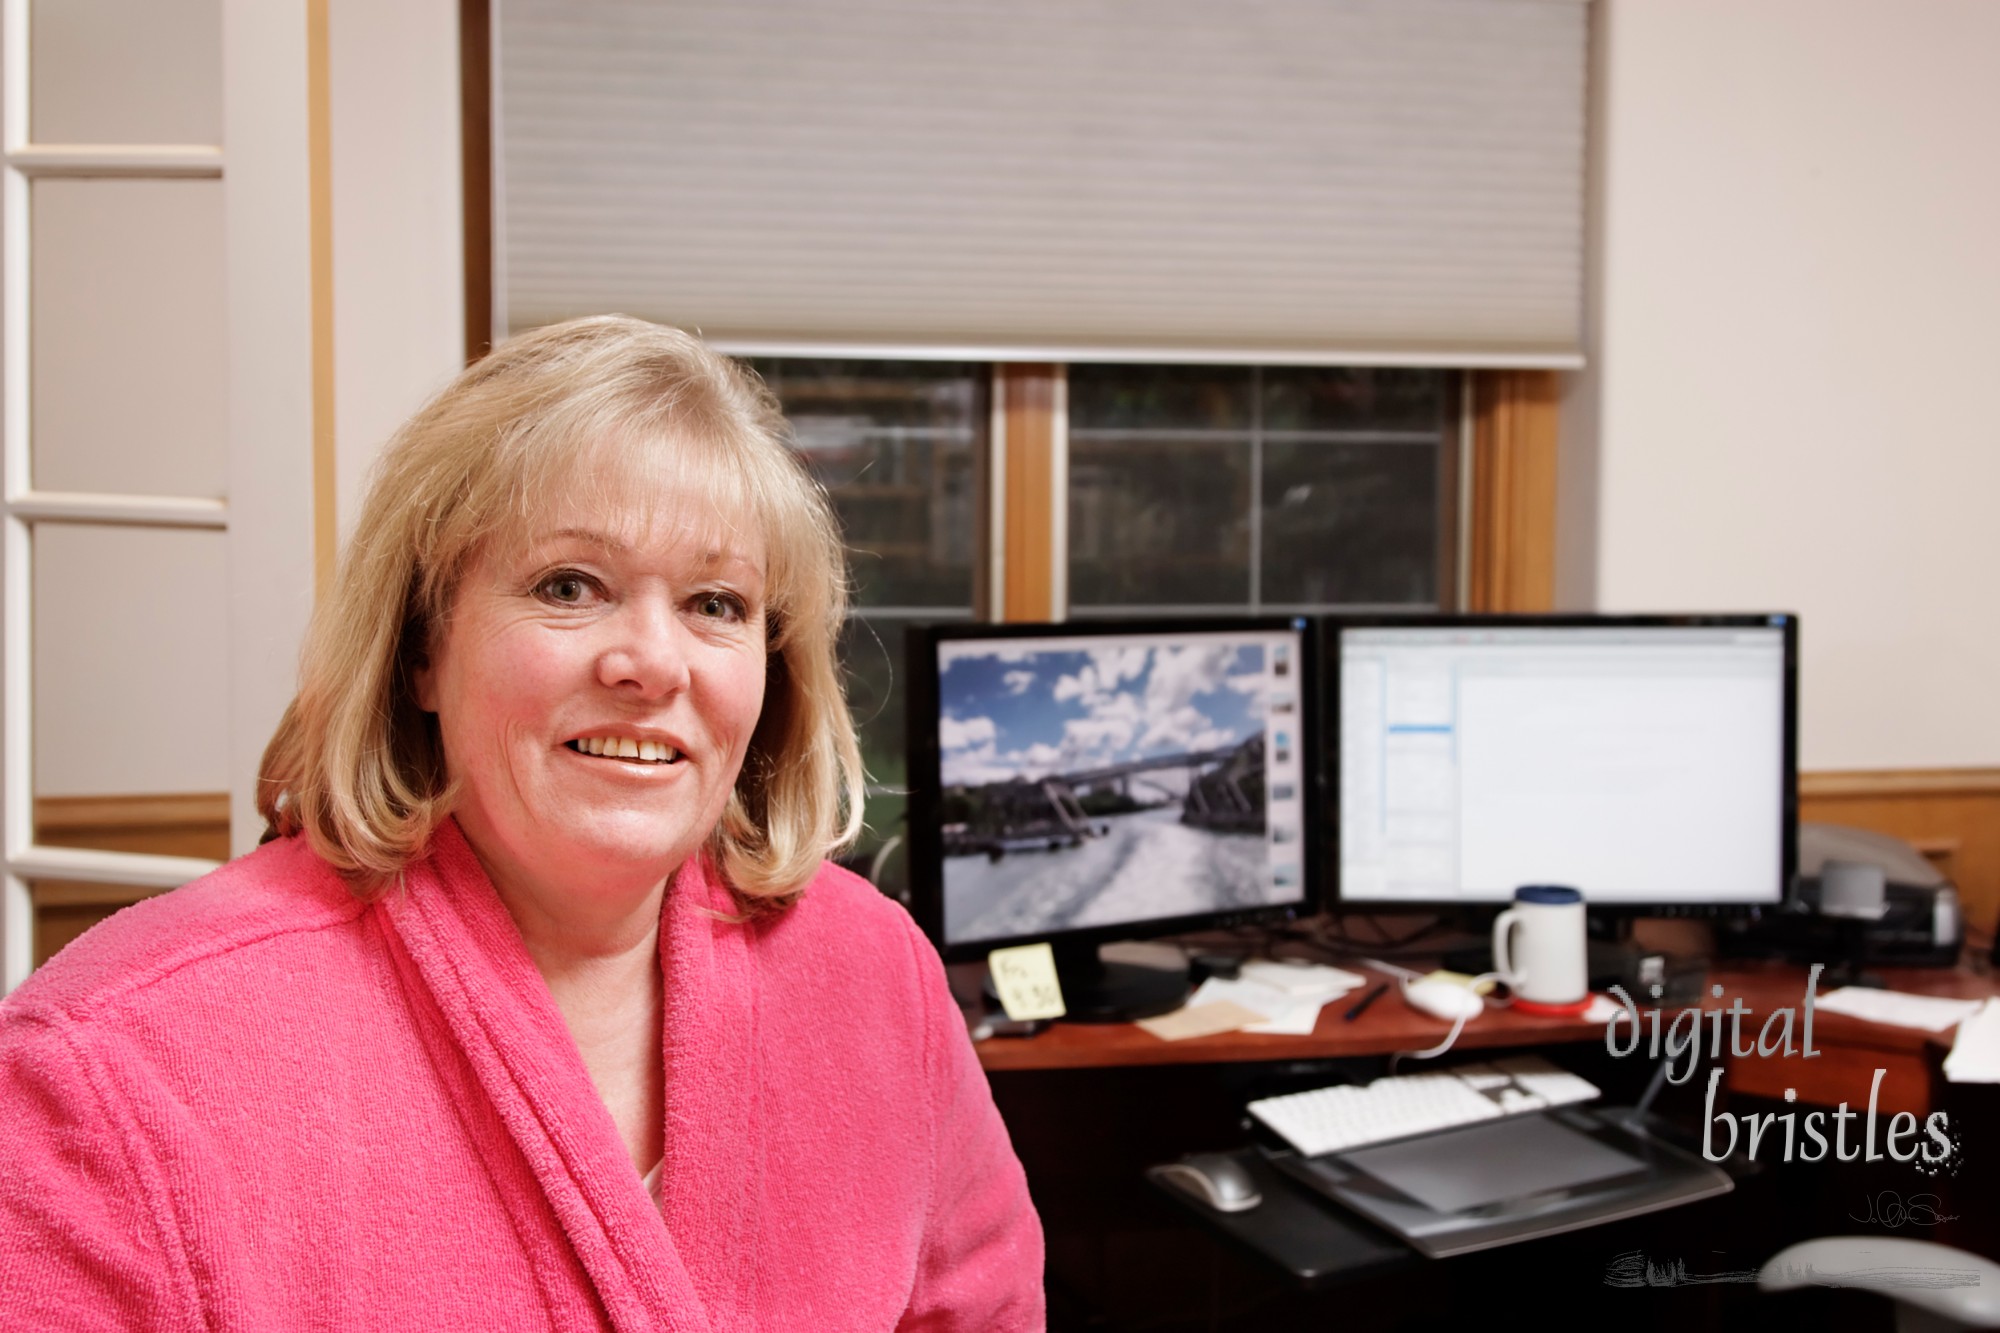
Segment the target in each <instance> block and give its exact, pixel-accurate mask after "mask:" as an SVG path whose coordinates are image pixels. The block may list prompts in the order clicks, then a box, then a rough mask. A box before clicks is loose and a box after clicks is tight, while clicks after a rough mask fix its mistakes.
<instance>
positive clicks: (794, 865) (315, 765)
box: [257, 315, 862, 910]
mask: <svg viewBox="0 0 2000 1333" xmlns="http://www.w3.org/2000/svg"><path fill="white" fill-rule="evenodd" d="M788 439H789V431H788V429H787V427H786V425H785V422H784V418H783V417H782V416H781V415H780V413H779V410H778V405H777V402H776V400H775V399H774V398H773V397H772V396H771V394H770V391H769V390H767V389H766V388H765V387H764V386H763V384H762V383H761V382H760V381H758V380H757V378H756V377H755V376H754V375H752V374H751V373H750V372H749V371H747V370H745V369H743V368H742V367H740V366H738V365H737V364H736V363H735V362H733V361H731V360H729V359H728V358H726V357H724V356H722V355H720V354H718V353H716V352H714V351H712V350H711V349H710V348H708V347H707V346H705V345H704V344H703V343H702V342H701V341H700V340H699V339H696V338H694V337H691V336H689V335H688V334H685V333H682V332H680V331H679V330H677V329H670V328H663V327H661V326H659V325H656V324H648V323H645V322H644V321H641V320H636V319H628V318H626V317H624V316H616V315H607V316H599V317H595V318H590V319H579V320H572V321H570V322H568V323H565V324H556V325H552V326H550V327H548V328H543V329H538V330H536V331H535V332H532V333H528V334H524V335H522V336H521V337H518V338H515V339H513V340H511V341H509V342H506V343H503V344H501V345H500V346H499V347H496V348H495V349H494V350H493V352H492V353H491V355H489V356H487V357H486V358H485V359H484V360H482V361H480V362H478V363H477V364H475V365H473V366H471V367H469V368H468V369H466V370H465V371H464V372H463V373H461V374H460V375H459V376H458V377H457V378H456V379H455V380H453V381H452V383H451V384H450V385H449V386H448V387H446V388H445V390H444V391H443V392H442V393H440V394H439V395H438V396H437V397H436V398H434V399H433V400H432V401H431V402H430V403H429V404H427V405H426V406H425V407H424V408H423V409H422V410H421V411H419V412H418V413H417V414H416V416H414V417H413V418H411V419H410V421H409V422H408V423H407V424H406V425H404V426H403V428H402V429H401V430H400V431H398V432H397V434H396V436H395V438H394V439H393V440H392V441H391V442H390V443H389V446H388V448H387V450H386V451H385V452H384V454H383V456H382V458H381V460H380V462H379V463H378V464H377V467H376V472H375V476H374V479H373V483H372V485H371V486H370V488H369V492H368V498H367V500H366V501H365V502H364V504H363V506H362V510H361V516H360V521H359V522H358V523H357V525H356V527H355V530H354V535H353V538H352V539H351V541H350V542H349V544H348V547H347V551H346V554H345V555H344V557H343V558H342V561H341V564H340V571H339V575H338V577H337V579H336V581H335V584H334V587H333V589H332V590H331V593H330V594H329V595H327V596H325V597H322V598H321V599H320V601H319V604H318V605H317V606H316V607H315V608H314V611H313V617H312V623H311V626H310V628H309V629H308V631H307V635H306V644H305V649H304V653H303V655H302V658H301V662H300V669H299V690H298V694H297V696H296V697H295V698H294V699H293V700H292V703H291V706H290V707H289V708H287V709H286V710H285V715H284V718H283V720H282V721H281V722H279V724H278V730H277V734H276V735H274V736H273V737H272V738H271V743H270V745H269V746H268V747H267V748H266V749H265V751H264V760H263V764H262V767H261V769H260V770H259V773H258V789H257V809H258V813H260V814H262V815H263V816H264V820H265V835H264V836H265V838H266V839H269V838H273V837H285V836H290V835H293V834H296V833H300V832H303V833H304V834H305V836H306V837H307V838H308V839H309V840H310V841H311V843H312V847H313V850H314V851H316V852H318V853H319V855H320V856H322V857H324V858H325V859H326V860H327V861H328V862H330V863H331V864H332V865H334V866H335V867H337V868H338V869H339V870H340V871H342V873H343V874H345V875H346V876H347V878H348V881H349V883H350V884H352V885H353V886H354V888H355V891H356V892H357V893H359V894H361V895H362V896H364V897H369V896H373V895H375V894H377V893H379V892H381V891H382V889H383V888H385V887H386V886H387V885H388V884H389V883H390V882H391V881H392V880H393V879H394V878H395V877H396V875H397V874H398V873H399V872H400V871H401V870H402V869H403V868H404V867H405V866H406V865H408V864H409V863H410V862H411V861H412V860H414V859H415V858H416V857H417V856H419V855H420V854H421V853H422V852H423V850H424V848H425V846H426V845H427V844H428V843H429V842H430V839H431V836H432V834H433V833H434V832H435V831H436V829H437V827H438V825H439V824H441V823H442V822H443V821H444V820H445V819H446V818H447V817H448V816H449V814H450V812H451V807H452V803H453V800H454V798H455V796H456V794H457V793H456V790H455V788H454V786H453V784H452V783H450V781H449V780H448V779H447V775H446V773H445V765H444V753H443V750H442V748H441V746H440V743H439V739H438V730H437V724H436V719H435V718H434V717H433V716H432V715H430V714H428V713H426V712H424V711H423V710H422V709H421V708H420V707H418V705H417V701H416V695H415V692H414V674H413V673H414V672H415V670H416V669H417V668H418V667H420V666H421V665H423V663H424V661H425V653H426V651H427V645H428V644H430V643H431V642H433V638H432V636H433V635H435V634H437V633H439V632H440V631H441V629H442V627H443V625H444V622H445V619H446V617H447V616H448V615H449V614H450V612H451V608H452V603H453V600H454V598H455V595H456V593H457V589H458V584H459V581H460V578H461V576H462V575H463V574H464V572H465V570H466V569H467V568H468V566H469V565H470V564H471V562H472V561H473V559H474V558H475V557H476V556H477V555H478V554H479V553H480V552H481V551H482V550H484V549H485V548H486V547H487V546H488V544H490V543H495V542H501V543H505V542H509V541H521V540H525V538H526V535H527V532H528V529H529V527H530V526H531V524H532V523H533V522H534V521H535V520H536V518H537V517H538V516H541V515H544V514H546V513H547V512H548V511H549V509H550V506H551V503H555V504H561V503H565V502H582V503H586V504H589V503H595V504H598V505H599V506H600V507H601V508H602V509H603V511H604V512H610V513H627V514H629V513H630V512H631V511H632V507H633V497H634V496H635V495H637V496H640V497H642V498H641V499H640V504H642V505H646V504H657V503H659V502H660V500H659V497H660V496H662V495H663V494H664V495H669V496H678V497H680V501H681V504H682V505H683V506H684V507H686V508H689V509H690V510H691V511H695V510H707V511H709V512H711V513H712V514H713V515H714V516H715V517H714V521H715V522H716V523H717V524H718V527H719V528H724V529H747V530H748V531H749V532H750V533H752V534H754V535H755V536H757V537H758V538H760V539H761V541H762V543H763V549H764V559H765V590H766V591H765V607H766V615H767V638H768V659H767V672H766V676H767V679H766V685H765V691H764V706H763V713H762V715H761V716H760V718H759V719H758V722H757V726H756V730H755V732H754V734H753V735H752V737H751V740H750V746H749V751H748V753H747V755H746V756H745V759H744V762H743V768H742V771H741V773H740V774H739V776H738V777H737V781H736V786H735V790H734V791H733V792H732V793H731V795H730V798H729V803H728V806H727V808H726V809H725V810H724V812H723V815H722V819H721V821H720V822H719V823H718V824H717V826H716V829H715V831H714V833H713V834H712V835H711V836H710V838H709V840H708V844H707V851H708V855H709V856H710V857H711V858H712V860H713V862H714V864H715V866H716V868H717V869H718V870H719V871H720V872H721V874H722V876H723V878H724V880H725V881H726V882H727V883H728V885H729V886H730V888H731V890H732V891H733V892H734V893H735V894H736V897H737V901H738V904H739V906H741V907H743V908H744V909H746V910H750V909H755V908H757V907H761V906H770V905H773V904H781V903H784V902H788V901H789V900H790V899H791V898H793V897H795V896H796V895H797V893H798V892H799V891H800V890H802V889H803V888H804V887H805V885H806V883H807V881H808V880H810V879H811V878H812V876H813V874H814V872H815V871H816V870H817V869H818V866H819V863H820V860H821V859H822V858H823V857H825V856H827V855H829V854H831V853H832V852H834V851H836V850H838V849H840V848H841V847H843V846H845V845H847V844H849V843H851V842H852V841H853V839H854V837H855V835H856V834H857V833H858V832H859V831H860V827H861V816H862V810H861V796H862V771H861V754H860V749H859V747H858V745H857V744H856V742H855V735H854V724H853V721H852V719H851V718H850V716H849V714H848V710H847V703H846V699H845V697H844V694H843V691H842V688H841V681H840V672H839V668H838V665H837V663H836V660H835V656H836V648H835V645H836V644H837V642H838V639H839V634H840V628H841V623H842V621H843V619H844V617H845V615H846V610H847V585H846V570H845V563H844V560H843V556H842V548H841V541H840V531H839V527H838V525H837V523H836V522H835V520H834V517H833V513H832V510H831V507H830V506H829V504H828V502H827V499H826V495H825V493H824V492H823V491H822V490H821V489H820V487H819V486H818V485H816V484H815V483H814V482H813V481H812V479H811V478H810V477H809V476H808V475H807V473H806V471H805V468H804V466H803V465H802V464H801V462H800V461H799V459H798V457H797V455H796V454H795V452H794V451H793V450H792V449H791V448H790V446H789V444H788ZM605 464H609V465H610V466H605ZM635 481H636V482H638V483H640V484H638V485H634V484H633V483H634V482H635ZM691 502H692V503H691ZM642 517H643V516H642Z"/></svg>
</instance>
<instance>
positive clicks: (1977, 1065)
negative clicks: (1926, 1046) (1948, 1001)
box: [1944, 1000, 2000, 1083]
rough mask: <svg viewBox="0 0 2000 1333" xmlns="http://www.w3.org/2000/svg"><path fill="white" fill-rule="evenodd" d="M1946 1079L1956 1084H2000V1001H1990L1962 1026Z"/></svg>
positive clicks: (1946, 1065)
mask: <svg viewBox="0 0 2000 1333" xmlns="http://www.w3.org/2000/svg"><path fill="white" fill-rule="evenodd" d="M1944 1076H1945V1078H1947V1079H1948V1080H1950V1081H1951V1082H1953V1083H2000V1000H1987V1001H1986V1002H1985V1003H1983V1004H1981V1005H1980V1006H1979V1012H1977V1013H1975V1014H1974V1015H1973V1016H1972V1017H1970V1018H1968V1019H1966V1020H1964V1021H1963V1022H1961V1023H1960V1024H1959V1025H1958V1040H1956V1041H1954V1042H1953V1043H1952V1044H1951V1054H1950V1055H1947V1056H1946V1057H1945V1058H1944Z"/></svg>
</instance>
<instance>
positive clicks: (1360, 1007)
mask: <svg viewBox="0 0 2000 1333" xmlns="http://www.w3.org/2000/svg"><path fill="white" fill-rule="evenodd" d="M1388 989H1389V983H1388V982H1386V981H1379V982H1377V983H1375V989H1374V990H1372V991H1369V992H1368V993H1367V994H1366V995H1364V996H1362V997H1361V998H1360V999H1358V1000H1356V1001H1355V1002H1354V1007H1353V1008H1352V1009H1349V1010H1348V1011H1347V1012H1346V1013H1345V1014H1344V1015H1342V1020H1343V1021H1345V1022H1348V1023H1352V1022H1353V1021H1354V1020H1355V1019H1357V1018H1359V1017H1361V1015H1362V1014H1364V1013H1366V1012H1367V1010H1368V1006H1369V1005H1371V1004H1373V1003H1375V1001H1377V1000H1379V999H1381V998H1382V993H1383V992H1384V991H1386V990H1388Z"/></svg>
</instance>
